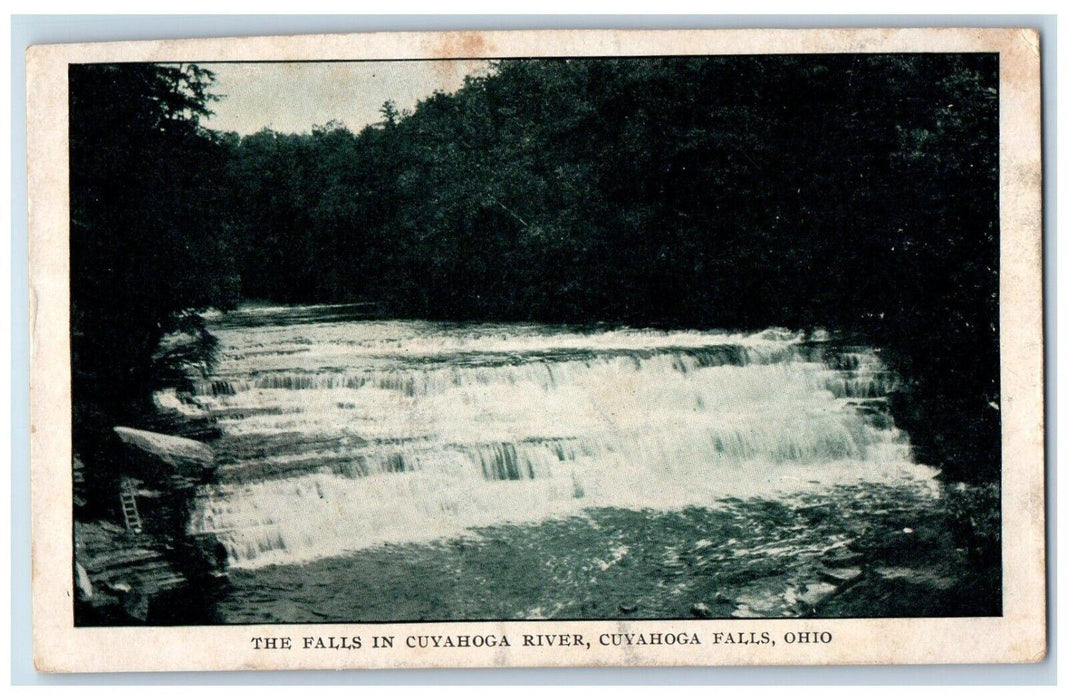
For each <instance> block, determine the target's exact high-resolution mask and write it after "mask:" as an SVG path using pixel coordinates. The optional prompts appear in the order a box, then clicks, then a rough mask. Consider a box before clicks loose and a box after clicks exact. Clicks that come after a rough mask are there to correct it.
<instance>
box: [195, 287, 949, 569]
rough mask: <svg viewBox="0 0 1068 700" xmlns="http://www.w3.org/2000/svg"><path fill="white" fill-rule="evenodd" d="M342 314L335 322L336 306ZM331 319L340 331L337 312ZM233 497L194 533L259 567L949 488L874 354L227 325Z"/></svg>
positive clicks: (694, 335)
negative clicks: (767, 502) (903, 415)
mask: <svg viewBox="0 0 1068 700" xmlns="http://www.w3.org/2000/svg"><path fill="white" fill-rule="evenodd" d="M327 311H329V313H327ZM323 318H326V319H327V320H325V321H323V320H322V319H323ZM215 323H216V325H217V328H216V331H215V332H216V333H217V335H218V336H219V339H220V341H221V359H220V363H219V365H218V368H217V371H216V373H215V374H214V376H212V377H211V378H209V379H205V380H203V381H201V382H199V383H198V385H197V397H196V398H197V400H198V402H200V403H201V404H202V405H204V406H206V407H207V408H209V409H210V410H211V411H212V412H213V413H214V414H215V415H216V416H217V417H218V420H219V427H220V428H221V430H222V437H221V438H219V439H218V440H217V441H216V443H215V445H214V447H215V450H216V453H217V455H218V458H219V464H220V470H219V473H220V479H219V483H218V484H217V485H214V486H212V487H208V488H206V489H204V490H203V492H202V493H201V494H200V496H199V501H198V506H197V508H196V512H195V514H194V518H193V520H192V522H191V525H190V528H191V530H192V531H194V532H198V533H206V532H212V533H216V534H217V535H218V537H219V538H220V540H221V541H222V542H223V544H224V545H225V547H226V549H227V552H228V553H229V558H230V564H231V566H233V567H238V568H248V569H254V568H259V567H263V566H266V565H271V564H296V563H301V562H308V561H311V560H317V559H321V558H324V557H331V556H337V555H342V554H345V553H349V552H354V551H357V550H362V549H365V548H368V547H373V546H376V545H381V544H385V543H392V544H395V543H405V542H420V541H432V540H439V539H441V538H445V537H450V536H457V535H462V534H468V535H469V534H470V533H471V531H472V528H478V527H485V526H494V525H502V524H506V523H538V522H544V521H547V520H551V519H554V518H561V517H565V516H572V515H580V514H582V513H583V512H584V511H587V510H588V509H591V508H603V507H604V508H622V509H631V510H640V509H656V510H659V511H665V510H667V511H670V510H678V509H681V508H684V507H687V506H702V507H706V508H716V507H717V504H719V503H722V502H723V501H724V499H729V498H751V497H759V498H771V499H788V498H790V497H792V496H793V495H796V494H799V493H812V492H819V491H821V490H828V489H831V488H834V487H840V486H842V485H849V484H861V483H878V484H897V485H900V484H910V485H914V486H916V488H919V489H925V488H926V489H933V488H934V483H935V482H934V481H933V480H932V476H933V471H932V470H931V469H930V468H928V467H924V466H921V465H916V464H914V463H913V462H912V460H911V457H910V449H909V444H908V440H907V437H906V436H905V435H904V434H903V433H902V432H901V431H899V430H897V429H896V428H894V426H893V422H892V420H890V418H889V416H888V414H887V413H886V409H885V406H884V403H885V399H884V397H885V396H886V393H887V392H888V391H889V390H891V389H892V388H893V386H894V383H895V381H896V378H895V377H894V376H893V375H892V374H891V373H890V372H888V371H887V370H886V369H885V368H884V367H883V366H882V364H881V363H880V361H879V359H878V357H877V355H876V353H874V352H873V351H872V350H870V349H867V348H847V349H842V348H837V349H832V348H831V347H830V346H829V344H828V343H826V342H822V341H815V342H811V341H806V340H805V339H804V338H803V337H802V336H801V335H798V334H792V333H789V332H786V331H782V330H778V329H772V330H768V331H764V332H762V333H756V334H734V333H723V332H692V331H675V332H661V331H653V330H631V329H622V330H603V329H592V330H577V329H569V328H560V327H546V326H537V325H516V324H508V325H471V324H466V325H449V324H434V323H426V322H412V321H388V322H378V321H359V320H351V319H347V318H345V317H344V315H343V314H340V313H337V310H336V308H333V307H331V308H329V309H327V310H323V311H319V312H318V313H316V310H315V309H308V308H305V309H304V310H303V311H299V312H295V311H294V310H293V309H292V308H290V309H259V310H255V309H254V310H245V311H243V312H239V313H235V314H230V315H228V316H225V317H222V318H219V319H216V320H215Z"/></svg>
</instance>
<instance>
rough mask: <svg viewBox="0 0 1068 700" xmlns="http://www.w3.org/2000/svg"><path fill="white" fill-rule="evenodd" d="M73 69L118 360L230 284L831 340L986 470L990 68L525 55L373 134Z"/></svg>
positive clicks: (895, 58)
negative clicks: (253, 116) (229, 123)
mask: <svg viewBox="0 0 1068 700" xmlns="http://www.w3.org/2000/svg"><path fill="white" fill-rule="evenodd" d="M71 75H72V115H77V116H78V119H77V121H75V120H74V119H72V185H73V187H72V193H73V197H72V261H73V262H75V263H76V265H75V269H74V270H73V271H72V279H73V278H77V279H76V280H75V282H76V287H75V290H74V291H75V295H74V296H75V299H76V300H77V301H78V304H76V307H79V308H77V309H76V310H77V311H78V312H79V313H81V314H83V316H84V318H85V320H84V321H83V322H82V326H83V327H84V326H87V325H96V324H100V325H101V326H102V327H107V328H119V329H121V333H113V334H111V336H112V337H114V336H119V337H124V338H131V339H132V340H131V341H130V343H131V347H130V348H128V349H126V350H124V351H123V353H126V354H129V355H130V357H131V358H133V357H136V356H141V355H143V354H144V353H145V352H148V351H149V348H150V347H152V346H153V345H154V342H155V340H157V339H158V334H159V333H160V332H163V331H164V330H167V329H168V328H170V327H173V326H174V325H175V323H177V322H178V320H180V319H181V318H183V316H182V314H183V313H184V310H188V309H196V308H201V307H203V306H206V305H209V304H215V303H222V302H220V300H223V299H229V298H230V297H231V291H232V289H231V287H230V286H229V285H230V282H232V280H233V279H234V276H235V275H237V276H239V277H240V279H241V292H242V294H243V295H244V296H246V297H252V298H261V299H272V300H277V301H282V302H328V301H348V300H373V301H378V302H383V303H384V304H385V305H386V306H387V308H388V309H389V311H390V312H391V313H392V314H395V315H399V316H410V317H422V318H437V319H451V320H490V319H492V320H535V321H545V322H572V323H591V322H609V323H628V324H635V325H673V326H689V327H730V328H758V327H766V326H768V325H786V326H791V327H813V326H827V327H831V328H834V329H838V330H840V331H843V332H845V333H856V334H858V335H859V336H860V337H862V338H863V339H864V340H865V341H867V342H873V343H876V344H878V345H880V346H882V347H884V348H885V349H886V351H887V353H888V355H889V356H890V357H891V359H892V360H893V361H894V362H895V363H896V365H897V366H898V367H900V368H902V370H903V372H904V373H905V375H906V376H907V377H909V378H910V379H912V380H913V382H914V387H913V390H914V391H913V392H912V394H911V395H910V397H909V401H908V406H907V407H906V409H907V410H906V409H902V410H901V411H900V413H901V420H902V422H903V423H905V424H906V427H908V428H909V429H910V430H911V431H913V432H914V433H915V434H916V435H917V436H919V438H920V440H919V442H921V443H922V444H926V445H930V446H933V447H932V448H931V449H932V453H931V455H930V456H929V457H930V459H931V460H932V461H936V462H938V463H939V464H942V465H944V466H947V467H950V468H953V469H956V470H957V471H958V472H960V473H970V474H976V473H985V474H991V473H996V469H997V465H998V463H999V457H1000V452H999V444H1000V443H999V424H998V416H997V411H996V409H995V408H994V407H996V406H997V404H998V402H999V393H998V367H999V364H998V296H997V292H998V201H997V192H998V189H997V183H998V122H997V114H998V94H997V59H996V56H995V55H989V54H960V55H951V54H942V55H933V54H908V55H904V54H902V55H875V54H863V55H860V54H858V55H848V54H847V55H805V56H789V55H775V56H730V57H727V56H714V57H667V58H623V59H582V60H564V59H559V60H558V59H546V60H508V61H501V62H499V63H498V64H496V66H495V68H494V70H493V71H492V72H491V74H490V75H487V76H483V77H472V78H468V79H467V81H466V83H465V85H464V87H463V88H462V89H460V90H459V91H457V92H456V93H455V94H443V93H437V94H434V95H432V96H430V97H428V98H427V99H425V100H423V101H422V102H420V103H419V104H418V106H417V107H416V108H415V109H414V110H413V111H412V112H411V113H401V112H399V111H398V110H397V108H396V106H395V105H393V104H392V103H387V104H386V105H384V106H383V108H382V116H383V119H382V121H381V122H380V123H378V124H376V125H372V126H368V127H366V128H364V129H362V130H361V131H360V132H359V133H352V132H351V131H349V130H348V129H347V128H345V127H344V126H343V125H341V124H337V123H331V124H327V125H324V126H321V127H316V128H315V129H314V130H313V131H312V132H311V133H307V134H280V133H276V132H273V131H262V132H260V133H257V134H254V135H250V136H246V137H243V138H239V137H237V136H236V135H228V136H226V137H216V136H213V135H211V134H208V133H206V132H205V131H204V130H203V129H201V128H200V127H199V125H198V118H199V117H200V116H203V115H204V114H205V113H206V110H207V107H208V104H209V101H210V96H209V94H208V91H207V87H208V84H209V81H208V80H207V78H208V76H207V75H206V74H205V73H204V72H203V71H200V70H199V69H196V68H195V67H190V66H186V67H178V68H175V67H160V66H133V67H131V66H106V67H100V66H96V67H80V68H76V69H72V74H71ZM75 78H77V82H76V81H75ZM117 96H122V97H121V99H117ZM75 127H76V128H75ZM224 171H225V172H224ZM102 197H103V199H102ZM102 273H103V274H102ZM132 290H136V295H132V294H131V293H130V292H131V291H132ZM115 294H118V295H119V297H120V300H125V302H130V303H125V302H124V303H120V304H117V305H115V306H110V305H109V304H108V303H106V302H105V301H104V300H106V299H108V298H109V297H110V296H113V295H115ZM124 295H125V296H124ZM134 296H136V297H137V301H136V303H132V302H133V297H134ZM94 300H100V301H99V302H96V301H94ZM81 307H84V308H81ZM86 314H88V315H86ZM160 319H162V321H161V320H160ZM157 322H158V323H159V324H160V325H159V326H154V325H152V324H153V323H157ZM88 347H89V348H90V349H94V348H95V349H97V350H99V349H100V348H99V346H98V345H93V344H91V343H90V344H89V345H88ZM83 351H85V350H84V348H83ZM131 361H132V360H131ZM98 364H99V363H98ZM940 441H941V442H940Z"/></svg>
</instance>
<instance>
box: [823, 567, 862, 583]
mask: <svg viewBox="0 0 1068 700" xmlns="http://www.w3.org/2000/svg"><path fill="white" fill-rule="evenodd" d="M863 575H864V571H863V570H862V569H860V568H858V567H842V568H828V569H824V570H822V571H821V572H820V578H821V579H823V580H824V581H826V582H827V583H830V584H833V585H835V586H845V585H848V584H853V583H856V582H857V581H859V580H860V577H861V576H863Z"/></svg>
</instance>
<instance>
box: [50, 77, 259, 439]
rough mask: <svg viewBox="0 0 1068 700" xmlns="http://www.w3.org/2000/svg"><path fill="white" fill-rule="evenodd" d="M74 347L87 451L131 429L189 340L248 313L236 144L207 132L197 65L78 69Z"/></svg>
mask: <svg viewBox="0 0 1068 700" xmlns="http://www.w3.org/2000/svg"><path fill="white" fill-rule="evenodd" d="M69 78H70V92H69V99H70V185H71V188H70V189H71V202H70V207H71V226H70V259H71V340H72V370H73V377H72V385H73V387H72V388H73V403H74V431H75V440H76V441H78V440H79V439H80V438H86V437H87V436H88V435H92V434H96V433H98V432H99V428H100V425H99V424H100V423H107V422H114V421H122V420H129V419H130V418H131V416H133V415H136V412H137V411H136V408H135V407H136V406H137V405H138V403H139V402H141V401H143V400H145V399H146V398H147V396H148V393H149V389H150V388H151V385H152V373H153V365H154V360H153V354H154V353H155V352H156V350H157V348H158V346H159V341H160V339H161V338H162V337H163V336H164V335H165V334H167V333H171V332H175V331H183V332H188V333H190V334H192V335H193V336H195V337H196V338H198V339H199V342H198V343H197V346H198V347H199V348H200V352H198V353H193V355H194V356H198V357H195V358H193V357H190V356H187V358H186V359H203V354H204V352H206V351H208V350H210V348H211V346H212V343H211V339H210V336H208V334H207V333H206V331H205V330H204V325H203V322H202V319H201V317H200V316H199V315H198V312H199V311H202V310H204V309H206V308H208V307H213V306H215V307H221V308H225V307H228V306H231V305H232V304H234V303H235V302H236V300H237V295H238V292H239V283H238V279H237V277H236V274H235V269H234V265H233V259H234V248H233V243H234V241H233V239H232V233H233V231H232V226H231V222H230V218H231V217H230V211H231V210H230V207H229V202H228V197H227V191H226V188H225V185H226V183H225V181H224V179H223V173H224V170H223V169H224V166H225V164H226V160H227V157H228V148H227V146H226V143H225V141H224V140H223V139H222V138H220V137H219V136H217V135H216V134H214V133H213V132H210V131H208V130H206V129H204V128H203V127H202V126H201V124H200V120H201V119H202V118H203V117H205V116H207V115H208V114H210V110H209V105H210V103H211V102H212V100H213V99H215V98H214V97H213V96H212V95H211V93H210V86H211V83H212V80H213V76H212V74H211V73H210V72H208V71H206V70H203V69H201V68H199V67H197V66H195V65H184V64H183V65H157V64H87V65H73V66H71V67H70V73H69Z"/></svg>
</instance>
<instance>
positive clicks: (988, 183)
mask: <svg viewBox="0 0 1068 700" xmlns="http://www.w3.org/2000/svg"><path fill="white" fill-rule="evenodd" d="M1039 56H1040V47H1039V41H1038V35H1037V33H1036V32H1034V31H1031V30H1020V29H1004V30H1001V29H835V30H759V29H753V30H714V31H705V30H702V31H555V30H554V31H517V32H448V33H420V34H414V33H413V34H404V33H397V34H362V35H361V34H352V35H321V36H287V37H251V38H240V39H197V40H175V41H156V42H127V43H101V44H70V45H52V46H37V47H33V48H31V49H30V50H29V52H28V55H27V85H28V114H29V123H28V153H29V163H28V168H29V177H28V185H29V187H28V190H29V197H30V201H29V212H30V263H31V271H30V284H31V295H30V298H31V303H32V309H31V320H30V328H31V343H32V344H31V358H32V359H31V433H32V435H31V454H32V481H31V483H32V494H33V509H32V512H33V520H32V523H33V533H32V535H33V563H32V570H33V620H34V622H33V625H34V629H33V636H34V659H35V663H36V666H37V668H38V669H40V670H43V671H57V672H59V671H69V672H73V671H81V672H89V671H163V670H223V669H328V668H411V667H437V668H441V667H514V666H653V665H664V666H701V665H773V664H775V665H781V664H921V663H922V664H929V663H998V662H1021V663H1023V662H1034V661H1038V660H1041V659H1042V658H1043V657H1044V655H1045V649H1046V641H1045V639H1046V625H1045V620H1046V602H1045V601H1046V591H1045V543H1044V526H1045V521H1044V503H1045V501H1044V490H1043V488H1044V446H1043V440H1044V405H1043V389H1044V376H1043V349H1042V348H1043V335H1042V314H1043V306H1042V197H1041V184H1042V163H1041V156H1040V154H1041V122H1040V113H1041V99H1042V96H1041V93H1040V75H1039V65H1040V64H1039Z"/></svg>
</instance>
